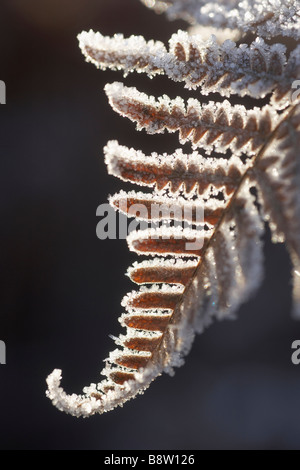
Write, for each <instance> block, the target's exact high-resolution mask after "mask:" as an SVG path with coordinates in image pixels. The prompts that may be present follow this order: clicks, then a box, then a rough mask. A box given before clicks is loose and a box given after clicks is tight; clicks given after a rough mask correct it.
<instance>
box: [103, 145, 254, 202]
mask: <svg viewBox="0 0 300 470" xmlns="http://www.w3.org/2000/svg"><path fill="white" fill-rule="evenodd" d="M104 154H105V161H106V164H107V167H108V172H109V174H111V175H113V176H116V177H118V178H120V179H122V180H123V181H130V182H132V183H135V184H138V185H141V186H148V187H150V188H153V187H154V188H155V189H156V191H157V192H162V191H165V190H167V189H168V190H169V191H170V192H171V193H172V194H173V195H175V194H178V193H179V192H184V194H185V195H186V197H188V196H190V197H192V196H193V195H194V194H195V193H196V194H202V195H204V196H205V195H208V194H213V193H214V191H215V192H216V193H217V194H218V193H219V191H220V190H221V189H225V192H226V194H230V193H232V192H233V191H234V189H235V188H236V185H237V181H238V179H239V177H240V176H241V174H242V173H243V172H244V171H245V170H246V168H247V166H248V165H247V163H243V162H242V161H241V160H240V159H239V158H237V157H235V156H232V157H231V158H230V159H225V158H210V157H207V158H206V157H204V156H202V155H200V154H199V153H198V152H193V153H192V154H188V155H187V154H184V153H183V152H182V150H181V149H178V150H176V151H175V152H174V154H172V155H167V154H163V155H158V154H157V153H152V154H151V156H145V154H143V152H141V151H136V150H134V149H129V148H127V147H125V146H122V145H119V144H118V142H116V141H110V142H108V144H107V146H106V147H105V148H104Z"/></svg>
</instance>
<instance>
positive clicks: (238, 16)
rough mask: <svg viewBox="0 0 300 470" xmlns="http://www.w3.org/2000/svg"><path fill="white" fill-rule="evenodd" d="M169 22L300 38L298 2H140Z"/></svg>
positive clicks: (172, 0) (190, 0)
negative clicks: (166, 16)
mask: <svg viewBox="0 0 300 470" xmlns="http://www.w3.org/2000/svg"><path fill="white" fill-rule="evenodd" d="M141 1H142V2H143V3H144V4H145V5H146V6H148V7H149V8H154V9H155V10H156V11H157V12H158V13H161V12H163V11H166V12H167V15H168V18H169V19H172V20H173V19H184V20H186V21H188V22H189V23H190V24H195V23H196V24H201V25H212V26H215V27H218V28H230V29H239V30H241V31H242V32H244V33H248V32H250V33H256V34H258V35H259V36H262V37H266V38H271V37H274V36H288V37H292V38H295V39H299V37H300V6H299V1H298V0H243V1H240V0H221V1H220V0H215V1H208V2H207V1H206V0H166V1H161V0H141Z"/></svg>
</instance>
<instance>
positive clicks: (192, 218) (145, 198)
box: [109, 175, 225, 225]
mask: <svg viewBox="0 0 300 470" xmlns="http://www.w3.org/2000/svg"><path fill="white" fill-rule="evenodd" d="M203 176H204V175H203ZM109 202H110V204H111V205H112V207H114V208H115V209H117V210H119V211H120V212H122V213H123V214H126V215H128V216H129V217H130V216H131V217H136V218H137V219H138V220H148V221H152V222H156V221H163V222H164V223H166V222H167V221H168V220H169V219H170V220H176V221H179V222H187V223H190V224H193V225H203V224H204V223H205V224H210V225H214V224H215V223H216V221H217V220H218V219H219V217H220V215H221V213H222V211H223V210H224V208H225V201H224V200H220V199H208V200H206V199H204V198H200V197H199V198H197V199H196V200H193V201H190V200H187V199H186V198H185V197H182V196H177V197H176V198H174V197H169V196H166V195H153V194H148V193H142V192H135V191H131V192H128V193H126V192H125V191H120V193H117V194H114V195H113V196H112V197H110V199H109Z"/></svg>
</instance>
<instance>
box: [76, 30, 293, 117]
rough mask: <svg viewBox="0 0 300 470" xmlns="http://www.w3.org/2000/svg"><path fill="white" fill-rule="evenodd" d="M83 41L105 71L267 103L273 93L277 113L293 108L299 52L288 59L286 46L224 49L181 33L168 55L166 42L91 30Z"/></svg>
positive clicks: (87, 54) (259, 41) (228, 46)
mask: <svg viewBox="0 0 300 470" xmlns="http://www.w3.org/2000/svg"><path fill="white" fill-rule="evenodd" d="M78 39H79V44H80V47H81V50H82V52H83V54H84V55H85V57H86V59H87V61H89V62H92V63H93V64H95V65H96V66H97V67H98V68H101V69H103V70H105V69H106V68H110V69H112V70H123V71H124V75H125V76H126V75H127V74H128V73H130V72H133V71H136V72H138V73H147V74H148V76H149V77H153V76H154V75H157V74H165V75H167V76H168V77H169V78H170V79H172V80H174V81H178V82H184V83H185V86H186V87H187V88H188V89H195V88H198V87H201V93H202V94H203V95H207V94H209V93H211V92H218V93H220V94H221V95H222V96H226V97H229V96H230V95H231V94H239V95H240V96H244V95H250V96H252V97H253V98H264V97H265V96H266V95H267V94H269V93H272V92H273V93H274V97H273V99H272V102H273V103H274V105H275V106H276V107H277V108H283V107H285V106H287V105H288V104H289V102H290V100H291V88H292V83H293V81H294V80H296V79H297V78H298V77H299V74H300V48H299V47H298V48H296V49H295V50H294V51H293V52H292V53H291V55H290V57H289V59H287V57H286V47H285V46H284V45H283V44H280V43H277V44H273V45H268V44H266V43H265V41H264V40H263V39H262V38H257V39H256V40H255V41H253V42H252V43H251V44H250V46H247V45H246V44H242V45H240V46H236V45H235V43H234V42H233V41H230V40H226V41H225V42H224V43H223V44H222V45H219V44H217V42H216V39H215V38H214V37H213V36H212V37H211V38H210V39H209V40H207V41H203V40H202V37H201V36H200V35H194V36H190V35H189V34H188V33H187V32H185V31H178V32H177V33H176V34H173V36H172V37H171V39H170V41H169V52H168V51H167V50H166V48H165V46H164V45H163V44H162V43H161V42H159V41H156V42H154V41H148V42H146V41H145V39H144V38H143V37H141V36H131V37H130V38H128V39H125V38H124V37H123V36H122V35H120V34H119V35H115V36H114V37H112V38H110V37H105V36H102V35H101V34H100V33H94V32H93V31H89V32H82V33H81V34H80V35H79V36H78Z"/></svg>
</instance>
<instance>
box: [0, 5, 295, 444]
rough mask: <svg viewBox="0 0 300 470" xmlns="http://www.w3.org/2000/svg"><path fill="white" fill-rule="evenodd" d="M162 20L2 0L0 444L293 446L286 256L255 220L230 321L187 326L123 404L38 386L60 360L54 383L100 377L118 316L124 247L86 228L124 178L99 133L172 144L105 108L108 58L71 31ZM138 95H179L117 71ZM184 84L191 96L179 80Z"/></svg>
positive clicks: (155, 34) (134, 10)
mask: <svg viewBox="0 0 300 470" xmlns="http://www.w3.org/2000/svg"><path fill="white" fill-rule="evenodd" d="M183 27H185V24H184V23H181V22H179V21H178V22H173V23H168V22H167V21H166V20H165V18H164V17H162V16H156V15H155V14H154V13H153V12H152V11H149V10H147V9H146V8H145V7H144V6H143V5H141V4H140V2H139V1H138V0H43V1H40V0H27V1H24V0H2V1H1V6H0V37H1V40H0V71H1V72H0V79H1V80H4V81H5V82H6V85H7V104H6V105H5V106H4V105H3V106H1V107H0V120H1V125H0V136H1V137H0V149H1V153H0V155H1V157H0V167H1V171H0V178H1V183H0V192H1V197H0V210H1V244H0V253H1V255H0V256H1V282H0V299H1V315H0V339H1V340H3V341H5V342H6V347H7V364H6V365H0V446H1V449H2V450H9V449H33V450H38V449H51V450H56V449H64V450H69V449H70V450H72V449H74V450H75V449H81V450H97V449H105V450H123V449H130V450H135V449H146V450H147V449H149V450H150V449H151V450H154V449H156V450H162V449H172V450H180V449H183V450H189V449H298V448H300V398H299V397H300V365H299V366H298V367H297V366H294V365H293V364H292V363H291V353H292V350H291V344H292V342H293V341H294V340H295V339H300V325H299V323H297V322H295V321H293V320H292V319H291V315H290V313H291V280H290V275H289V268H290V266H289V260H288V256H287V253H286V251H285V249H284V247H282V246H273V245H271V244H270V240H269V235H268V234H267V235H266V249H265V253H266V266H265V269H266V276H265V282H264V284H263V285H262V287H261V289H260V291H259V293H258V295H257V296H256V298H255V299H253V300H252V301H250V302H248V303H247V304H246V305H244V306H243V307H242V308H241V309H240V311H239V314H238V319H237V320H236V321H234V322H231V321H228V322H222V323H215V324H214V325H213V326H211V327H210V328H209V329H208V330H207V331H206V332H205V333H204V334H203V335H202V336H198V337H197V339H196V341H195V343H194V345H193V349H192V351H191V353H190V354H189V356H188V357H187V359H186V364H185V366H184V367H182V368H180V369H178V370H177V371H176V375H175V376H174V377H172V378H171V377H169V376H166V375H165V376H163V377H161V378H159V379H158V380H157V381H156V382H154V383H153V385H152V386H151V387H150V388H149V389H148V391H146V392H145V394H144V395H143V396H139V397H138V398H136V399H135V400H133V401H130V402H128V403H127V404H126V405H125V406H124V407H123V408H119V409H116V410H114V411H112V412H110V413H107V414H105V415H103V416H99V415H96V416H94V417H92V418H89V419H85V420H84V419H76V418H73V417H71V416H68V415H66V414H63V413H61V412H59V411H57V410H56V409H55V408H54V407H53V406H52V405H51V403H50V401H49V400H48V399H47V398H46V397H45V389H46V383H45V379H46V377H47V375H48V374H49V373H50V372H51V371H52V370H53V369H54V368H61V369H62V370H63V386H64V388H65V390H66V391H68V392H70V393H72V392H76V393H80V392H81V390H82V387H83V386H85V385H88V384H89V383H91V382H98V381H100V375H99V372H100V370H101V369H102V367H103V362H102V361H103V359H104V358H106V357H107V355H108V353H109V351H111V350H112V349H113V348H114V344H113V342H112V340H111V339H110V338H109V334H114V335H116V336H117V335H118V334H119V333H121V332H123V331H122V328H121V327H120V325H119V323H118V320H117V319H118V316H119V315H120V314H121V313H122V307H121V306H120V301H121V299H122V297H123V295H124V294H125V293H126V292H128V291H129V290H131V289H132V288H134V286H132V284H131V283H130V281H129V280H128V279H127V278H126V277H125V276H124V273H125V271H126V269H127V267H128V265H130V264H131V263H132V262H133V261H134V260H135V259H136V257H135V256H134V255H133V254H131V253H129V251H128V249H127V244H126V241H125V240H105V241H100V240H98V239H97V237H96V231H95V229H96V224H97V218H96V208H97V206H98V205H99V204H101V203H105V202H106V201H107V196H108V194H113V193H114V192H115V191H116V190H119V189H121V188H124V187H126V185H124V184H122V183H121V182H119V181H117V180H115V179H114V178H112V177H110V176H108V174H107V171H106V168H105V165H104V162H103V153H102V149H103V147H104V145H105V144H106V142H107V141H108V140H110V139H118V140H119V142H120V143H121V144H123V145H128V146H134V147H135V148H140V149H142V150H143V151H145V152H146V153H147V152H151V151H160V152H164V151H166V152H168V151H172V150H174V149H175V148H178V146H179V144H178V140H177V135H173V134H171V135H160V136H147V135H146V134H144V133H141V132H140V133H138V132H136V131H135V130H134V125H133V124H132V123H131V122H129V121H127V120H126V119H122V118H121V117H119V116H117V115H116V114H115V113H114V112H113V111H112V110H111V108H110V107H109V105H108V102H107V98H106V96H105V94H104V92H103V87H104V85H105V83H107V82H112V81H115V80H117V81H121V80H123V77H122V76H121V74H119V73H113V72H109V71H106V72H100V71H98V70H97V69H96V68H95V67H94V66H93V65H91V64H87V63H85V61H84V58H83V57H82V56H81V53H80V51H79V48H78V42H77V39H76V36H77V34H78V33H79V32H81V31H82V30H88V29H90V28H92V29H94V30H100V31H101V32H102V33H103V34H107V35H113V34H114V33H116V32H122V33H124V35H126V36H128V35H131V34H142V35H144V36H145V38H146V39H151V38H154V39H160V40H162V41H164V42H167V40H168V38H169V36H170V35H171V34H172V33H173V32H176V31H177V29H178V28H183ZM126 83H127V84H128V85H134V86H137V87H138V88H139V89H140V90H142V91H145V92H147V93H152V94H154V95H156V96H157V95H159V94H163V93H167V94H169V95H170V96H171V97H172V98H173V97H175V96H176V95H177V94H181V95H182V96H183V97H184V98H185V97H186V96H190V95H188V94H187V92H186V91H183V87H182V86H181V85H180V84H175V83H170V82H169V81H168V80H167V79H166V78H163V77H162V78H156V79H153V80H152V81H150V80H149V79H147V77H144V76H138V75H130V76H129V77H128V78H127V79H126ZM191 96H195V97H196V96H199V92H193V93H192V94H191Z"/></svg>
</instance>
